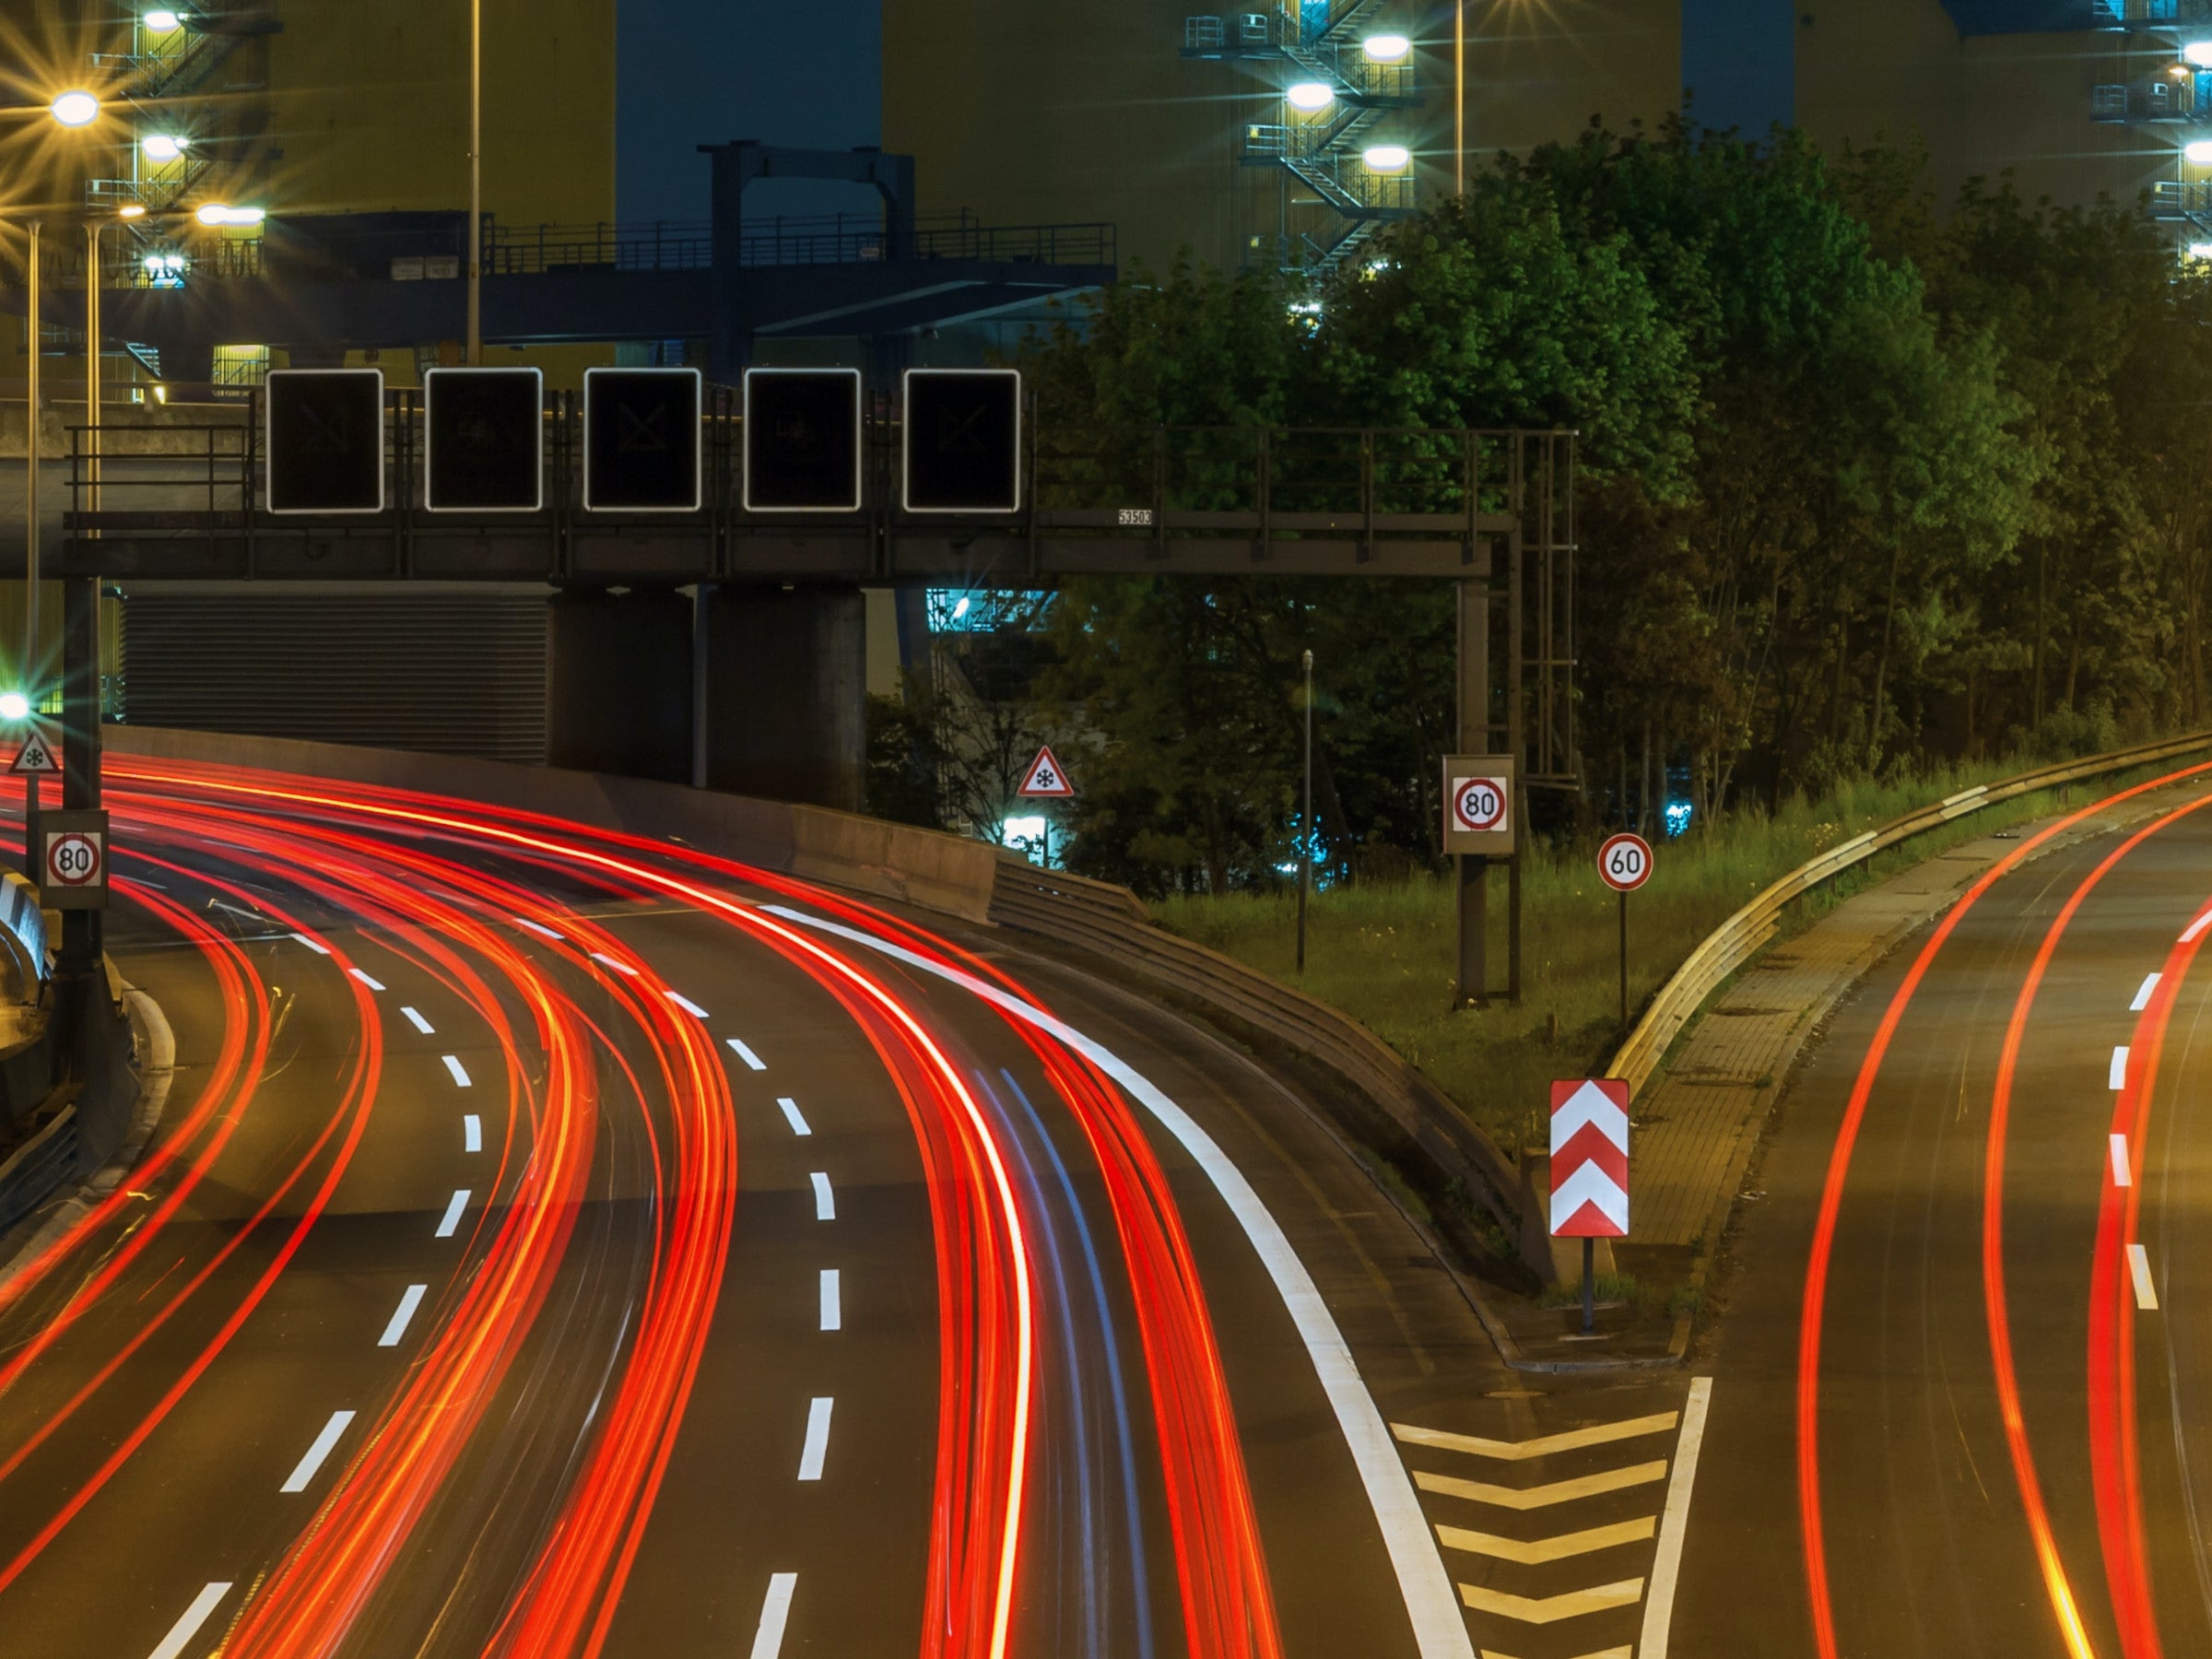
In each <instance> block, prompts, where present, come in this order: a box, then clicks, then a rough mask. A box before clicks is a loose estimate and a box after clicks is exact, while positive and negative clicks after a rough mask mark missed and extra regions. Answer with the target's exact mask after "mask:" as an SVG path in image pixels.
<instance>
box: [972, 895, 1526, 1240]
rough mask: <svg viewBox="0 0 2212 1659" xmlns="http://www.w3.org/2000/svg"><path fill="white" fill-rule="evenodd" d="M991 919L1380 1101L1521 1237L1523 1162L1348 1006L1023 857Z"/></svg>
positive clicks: (1134, 901)
mask: <svg viewBox="0 0 2212 1659" xmlns="http://www.w3.org/2000/svg"><path fill="white" fill-rule="evenodd" d="M990 919H991V921H992V922H993V923H994V924H997V925H998V926H1001V927H1012V928H1018V929H1020V930H1022V931H1024V932H1028V933H1034V934H1041V935H1044V936H1045V937H1047V938H1051V939H1058V940H1060V941H1062V942H1063V943H1064V944H1069V945H1077V946H1080V947H1084V948H1085V949H1088V950H1091V951H1095V952H1097V953H1098V954H1100V955H1101V956H1105V957H1110V958H1112V959H1114V960H1116V961H1120V962H1127V963H1131V964H1134V965H1135V966H1136V967H1137V968H1138V969H1140V970H1141V971H1143V972H1144V973H1145V974H1146V975H1147V977H1148V978H1150V979H1152V980H1155V981H1157V982H1159V983H1161V984H1164V985H1166V986H1168V987H1169V988H1170V989H1171V990H1174V991H1179V992H1181V993H1182V994H1185V995H1187V996H1191V997H1194V998H1196V999H1198V1000H1199V1001H1201V1002H1204V1003H1206V1004H1208V1005H1210V1006H1213V1007H1216V1008H1218V1009H1220V1010H1221V1011H1223V1012H1224V1013H1227V1014H1229V1015H1230V1016H1231V1017H1233V1018H1236V1019H1238V1020H1241V1021H1242V1022H1243V1023H1244V1024H1246V1025H1249V1026H1252V1027H1254V1028H1255V1029H1257V1030H1261V1031H1264V1032H1265V1033H1266V1034H1267V1035H1268V1036H1270V1037H1272V1038H1274V1039H1275V1040H1276V1041H1278V1042H1282V1043H1284V1044H1286V1045H1287V1046H1288V1047H1290V1048H1292V1049H1294V1050H1296V1051H1297V1052H1298V1053H1301V1054H1304V1055H1306V1056H1307V1057H1308V1058H1309V1059H1312V1060H1314V1061H1317V1062H1319V1063H1320V1064H1321V1065H1324V1066H1326V1067H1327V1068H1328V1069H1329V1070H1331V1071H1333V1072H1335V1074H1336V1075H1337V1076H1338V1077H1342V1078H1343V1079H1344V1080H1345V1081H1346V1082H1347V1083H1349V1084H1350V1085H1351V1086H1352V1087H1353V1088H1356V1089H1358V1090H1359V1092H1360V1093H1361V1094H1363V1095H1365V1096H1366V1097H1367V1098H1368V1099H1370V1100H1373V1101H1374V1102H1375V1104H1376V1105H1377V1106H1379V1107H1380V1108H1381V1109H1382V1111H1383V1112H1385V1113H1386V1114H1387V1115H1388V1116H1389V1118H1390V1120H1391V1122H1392V1123H1393V1124H1395V1125H1396V1126H1397V1127H1398V1129H1399V1130H1401V1131H1402V1132H1403V1133H1404V1134H1405V1135H1406V1137H1407V1138H1408V1139H1410V1140H1411V1141H1413V1143H1414V1144H1415V1145H1416V1146H1418V1147H1419V1148H1420V1149H1421V1151H1422V1152H1423V1154H1425V1155H1426V1156H1427V1157H1428V1158H1429V1159H1430V1160H1431V1161H1432V1162H1433V1163H1434V1164H1435V1165H1436V1167H1437V1168H1439V1169H1441V1171H1443V1172H1444V1174H1445V1175H1446V1177H1447V1178H1449V1179H1451V1180H1453V1181H1456V1182H1458V1183H1459V1184H1460V1185H1461V1186H1463V1187H1464V1188H1465V1191H1466V1194H1467V1195H1468V1197H1469V1198H1471V1199H1472V1200H1473V1201H1474V1202H1476V1203H1477V1204H1479V1205H1481V1206H1482V1207H1483V1208H1484V1209H1486V1210H1488V1212H1489V1213H1490V1214H1491V1215H1492V1216H1493V1217H1495V1218H1497V1220H1498V1221H1499V1223H1500V1225H1501V1226H1502V1227H1503V1228H1504V1229H1505V1230H1506V1232H1507V1235H1508V1236H1509V1237H1512V1236H1516V1235H1517V1232H1518V1230H1519V1226H1520V1221H1519V1216H1520V1180H1521V1178H1520V1173H1519V1171H1518V1170H1517V1168H1516V1167H1515V1165H1514V1164H1513V1161H1512V1159H1509V1158H1508V1157H1507V1156H1506V1155H1505V1153H1504V1152H1503V1151H1502V1150H1501V1149H1500V1147H1499V1146H1498V1143H1497V1142H1495V1141H1494V1140H1492V1139H1491V1138H1490V1137H1489V1136H1488V1135H1485V1134H1484V1133H1483V1132H1482V1131H1481V1130H1480V1129H1479V1128H1477V1126H1476V1125H1475V1124H1474V1123H1473V1122H1472V1121H1470V1120H1469V1119H1468V1117H1467V1115H1466V1114H1465V1112H1462V1111H1460V1109H1459V1107H1458V1106H1457V1105H1455V1104H1454V1103H1453V1100H1452V1099H1451V1097H1449V1096H1448V1095H1446V1094H1445V1093H1444V1092H1443V1090H1441V1088H1437V1086H1436V1085H1435V1084H1434V1083H1431V1082H1430V1080H1429V1079H1428V1078H1427V1077H1424V1076H1422V1074H1421V1073H1420V1072H1419V1071H1418V1069H1417V1068H1416V1067H1414V1066H1413V1065H1411V1064H1409V1063H1408V1062H1407V1061H1406V1059H1405V1058H1404V1056H1402V1055H1401V1054H1399V1053H1398V1052H1397V1051H1396V1050H1395V1049H1394V1048H1392V1047H1391V1046H1390V1045H1389V1044H1388V1043H1386V1042H1384V1041H1382V1039H1381V1038H1380V1037H1378V1036H1376V1035H1375V1034H1374V1033H1373V1032H1372V1031H1371V1030H1368V1029H1367V1028H1366V1027H1365V1026H1363V1025H1361V1024H1360V1023H1359V1021H1358V1020H1356V1019H1354V1018H1351V1017H1350V1016H1349V1015H1347V1014H1346V1013H1344V1012H1343V1011H1342V1010H1341V1009H1338V1008H1333V1007H1331V1006H1329V1005H1328V1004H1326V1003H1324V1002H1319V1001H1316V1000H1315V999H1314V998H1312V997H1311V996H1308V995H1306V994H1304V993H1303V992H1300V991H1294V990H1292V989H1291V988H1290V987H1289V986H1288V985H1286V984H1283V983H1281V982H1278V981H1277V980H1273V979H1270V978H1268V977H1267V975H1265V974H1264V973H1261V972H1258V971H1255V970H1253V969H1251V968H1247V967H1245V966H1244V964H1243V963H1241V962H1239V961H1235V960H1233V959H1230V958H1229V957H1226V956H1223V955H1222V954H1221V953H1220V952H1219V951H1216V950H1209V949H1207V948H1206V947H1205V946H1203V945H1199V944H1196V943H1194V942H1193V941H1192V940H1189V939H1185V938H1182V937H1180V936H1178V935H1175V934H1171V933H1170V932H1169V931H1168V930H1167V929H1166V928H1164V927H1161V926H1159V924H1156V923H1155V922H1153V920H1152V918H1151V912H1148V911H1147V909H1146V908H1145V903H1144V900H1141V899H1139V898H1138V897H1137V896H1136V895H1135V893H1132V892H1131V891H1130V890H1129V889H1128V888H1124V887H1115V886H1113V885H1112V883H1110V882H1104V881H1092V880H1089V879H1087V878H1086V877H1080V876H1069V875H1066V874H1065V873H1063V872H1061V871H1058V870H1045V869H1040V868H1038V867H1037V866H1036V865H1030V864H1029V863H1027V862H1025V861H1023V860H1021V859H1018V858H1013V857H1006V858H1003V859H1001V860H1000V862H999V865H998V869H997V872H996V877H995V880H994V883H993V886H992V890H991V911H990Z"/></svg>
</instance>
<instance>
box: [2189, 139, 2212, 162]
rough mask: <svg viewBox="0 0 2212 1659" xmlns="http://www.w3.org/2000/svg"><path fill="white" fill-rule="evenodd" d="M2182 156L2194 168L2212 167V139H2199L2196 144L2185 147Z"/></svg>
mask: <svg viewBox="0 0 2212 1659" xmlns="http://www.w3.org/2000/svg"><path fill="white" fill-rule="evenodd" d="M2182 155H2183V157H2184V158H2185V159H2187V160H2188V162H2189V165H2190V166H2192V167H2212V138H2199V139H2198V140H2197V141H2196V142H2195V143H2194V144H2187V145H2183V147H2182Z"/></svg>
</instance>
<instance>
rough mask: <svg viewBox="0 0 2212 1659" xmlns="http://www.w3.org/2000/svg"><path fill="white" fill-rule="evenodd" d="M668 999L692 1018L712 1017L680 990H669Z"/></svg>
mask: <svg viewBox="0 0 2212 1659" xmlns="http://www.w3.org/2000/svg"><path fill="white" fill-rule="evenodd" d="M668 1000H669V1001H670V1002H672V1003H674V1004H675V1005H676V1006H677V1007H679V1008H681V1009H682V1010H683V1011H684V1012H685V1013H687V1014H688V1015H690V1016H691V1018H694V1019H712V1018H713V1016H712V1015H711V1014H709V1013H708V1012H707V1011H706V1010H705V1009H704V1008H702V1007H700V1006H699V1005H698V1004H697V1003H695V1002H693V1001H692V1000H691V999H690V998H689V997H688V996H686V995H685V994H683V993H682V992H681V991H671V992H669V993H668Z"/></svg>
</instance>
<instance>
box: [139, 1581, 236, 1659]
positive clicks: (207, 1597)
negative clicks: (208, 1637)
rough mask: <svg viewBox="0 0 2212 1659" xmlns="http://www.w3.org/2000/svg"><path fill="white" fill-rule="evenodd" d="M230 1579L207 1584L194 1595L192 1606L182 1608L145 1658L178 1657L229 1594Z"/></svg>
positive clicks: (169, 1658) (168, 1658)
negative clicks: (166, 1633)
mask: <svg viewBox="0 0 2212 1659" xmlns="http://www.w3.org/2000/svg"><path fill="white" fill-rule="evenodd" d="M230 1584H231V1581H230V1580H229V1579H224V1580H222V1581H221V1582H220V1583H213V1584H209V1585H208V1586H207V1587H206V1589H205V1590H203V1591H201V1592H200V1593H199V1594H197V1595H195V1596H194V1597H193V1598H192V1606H189V1607H187V1608H185V1609H184V1613H183V1617H182V1618H179V1619H178V1620H177V1622H176V1623H175V1624H173V1625H171V1626H170V1627H169V1634H168V1635H166V1636H164V1637H162V1638H161V1641H160V1642H159V1645H158V1646H156V1647H155V1649H154V1651H153V1652H152V1653H148V1654H147V1659H179V1655H181V1654H182V1653H183V1652H184V1650H185V1649H186V1648H187V1647H189V1646H190V1645H191V1643H192V1639H193V1638H194V1636H197V1635H198V1634H199V1633H200V1627H201V1626H202V1625H204V1624H206V1622H207V1620H208V1618H210V1617H211V1616H212V1615H213V1614H214V1612H215V1610H216V1608H218V1607H219V1606H222V1604H223V1597H224V1596H226V1595H228V1594H230Z"/></svg>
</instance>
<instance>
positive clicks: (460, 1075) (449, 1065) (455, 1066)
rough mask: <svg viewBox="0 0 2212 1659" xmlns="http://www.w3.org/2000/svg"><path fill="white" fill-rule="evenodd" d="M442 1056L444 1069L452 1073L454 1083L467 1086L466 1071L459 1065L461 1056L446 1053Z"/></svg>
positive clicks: (461, 1086)
mask: <svg viewBox="0 0 2212 1659" xmlns="http://www.w3.org/2000/svg"><path fill="white" fill-rule="evenodd" d="M443 1058H444V1060H445V1069H446V1070H447V1071H449V1072H452V1073H453V1083H454V1085H455V1086H456V1087H458V1088H468V1087H469V1082H468V1073H467V1071H466V1070H465V1069H464V1067H463V1066H462V1065H461V1056H460V1055H458V1054H447V1055H445V1056H443Z"/></svg>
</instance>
